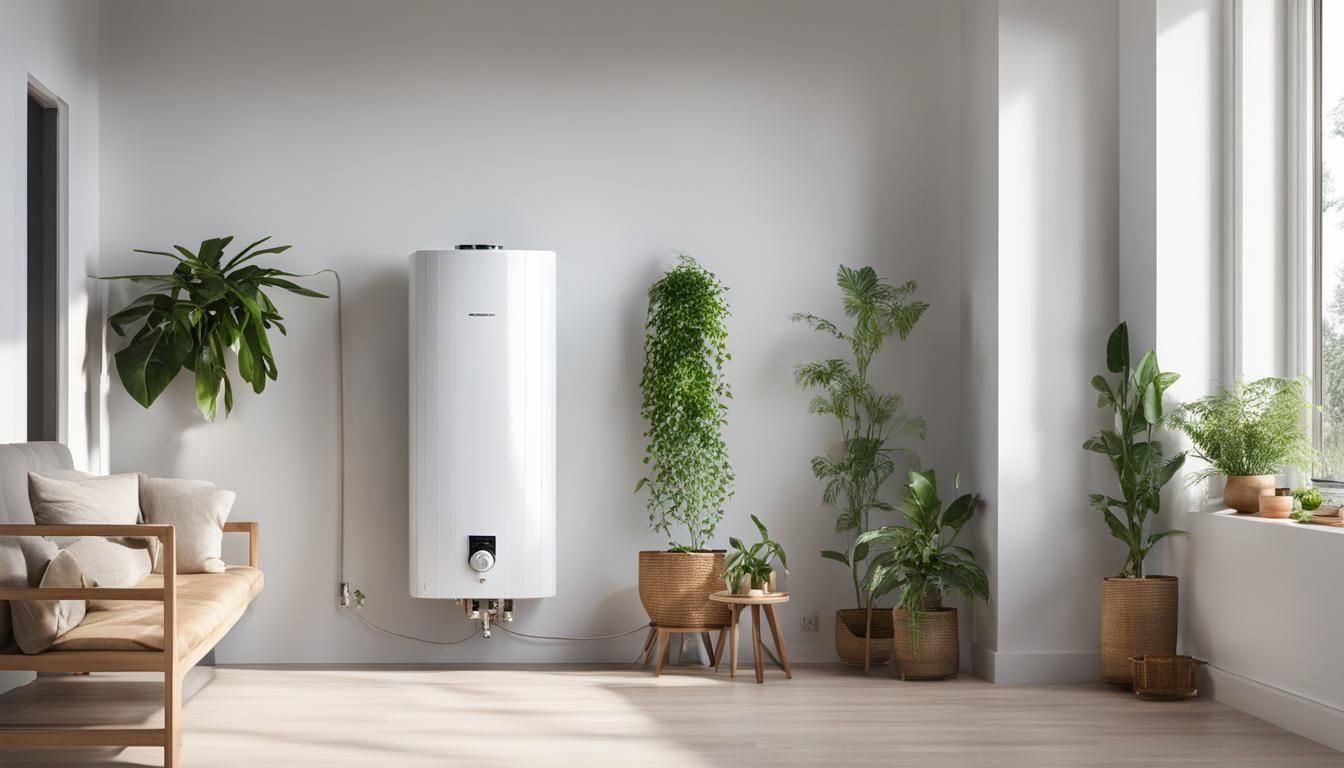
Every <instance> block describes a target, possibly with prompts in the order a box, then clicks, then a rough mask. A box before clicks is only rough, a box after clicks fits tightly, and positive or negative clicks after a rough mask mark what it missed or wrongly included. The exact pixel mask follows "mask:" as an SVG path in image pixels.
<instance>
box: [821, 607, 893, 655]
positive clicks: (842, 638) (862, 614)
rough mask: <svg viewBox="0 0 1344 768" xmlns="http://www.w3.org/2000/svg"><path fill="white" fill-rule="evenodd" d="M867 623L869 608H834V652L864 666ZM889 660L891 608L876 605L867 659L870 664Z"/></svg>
mask: <svg viewBox="0 0 1344 768" xmlns="http://www.w3.org/2000/svg"><path fill="white" fill-rule="evenodd" d="M867 625H868V610H867V609H866V608H842V609H840V610H838V611H836V612H835V652H836V654H837V655H838V656H839V657H840V661H842V662H844V663H845V664H852V665H854V666H859V667H862V666H863V633H864V630H865V629H866V628H867ZM888 661H891V611H887V610H879V609H874V610H873V638H872V642H871V643H870V644H869V647H868V662H869V664H870V665H871V664H886V663H887V662H888Z"/></svg>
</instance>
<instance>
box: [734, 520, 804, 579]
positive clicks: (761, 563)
mask: <svg viewBox="0 0 1344 768" xmlns="http://www.w3.org/2000/svg"><path fill="white" fill-rule="evenodd" d="M751 522H752V523H755V525H756V530H757V531H759V532H760V534H761V540H760V541H758V542H756V543H755V544H752V545H751V546H750V547H748V546H747V545H746V544H743V543H742V540H741V539H739V538H737V537H736V536H730V537H728V547H729V549H728V557H727V558H726V559H725V560H724V567H723V580H724V583H725V585H726V586H727V587H728V589H729V591H731V592H733V593H734V594H738V595H752V596H759V595H763V594H766V593H767V592H771V591H774V585H773V582H774V575H775V566H774V564H775V563H776V562H778V563H779V567H780V568H783V569H785V572H786V573H787V571H788V567H789V561H788V558H787V556H786V555H785V554H784V548H783V547H781V546H780V545H779V542H777V541H775V540H774V539H772V538H770V531H768V530H766V527H765V523H762V522H761V520H760V518H758V517H756V516H755V515H752V516H751Z"/></svg>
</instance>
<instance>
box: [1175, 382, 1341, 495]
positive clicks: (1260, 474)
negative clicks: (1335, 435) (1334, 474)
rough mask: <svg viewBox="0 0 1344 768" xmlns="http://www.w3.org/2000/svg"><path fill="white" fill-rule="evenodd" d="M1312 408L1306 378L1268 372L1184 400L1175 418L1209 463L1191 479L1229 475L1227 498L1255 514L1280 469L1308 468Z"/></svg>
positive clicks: (1271, 492)
mask: <svg viewBox="0 0 1344 768" xmlns="http://www.w3.org/2000/svg"><path fill="white" fill-rule="evenodd" d="M1310 409H1311V403H1310V402H1308V400H1307V380H1306V379H1305V378H1295V379H1281V378H1267V379H1258V380H1256V381H1252V382H1237V383H1236V384H1234V385H1233V386H1230V387H1224V388H1222V389H1220V390H1219V391H1218V392H1215V393H1214V394H1212V395H1209V396H1208V397H1203V398H1200V399H1199V400H1195V401H1194V402H1190V403H1186V404H1185V405H1183V406H1181V407H1180V408H1179V409H1178V410H1176V412H1175V413H1173V414H1172V419H1171V421H1172V424H1173V425H1174V426H1175V427H1176V428H1177V429H1180V430H1181V431H1182V432H1184V433H1185V434H1186V435H1188V436H1189V437H1190V441H1191V442H1192V443H1194V444H1195V455H1196V456H1198V457H1199V458H1201V459H1203V460H1204V461H1206V462H1207V463H1208V466H1207V467H1206V468H1205V469H1203V470H1201V471H1200V472H1199V473H1197V474H1196V475H1194V477H1193V479H1192V482H1198V481H1200V480H1204V479H1207V478H1209V477H1212V476H1216V475H1223V476H1225V477H1226V478H1227V480H1226V483H1225V485H1224V486H1223V503H1225V504H1227V506H1229V507H1231V508H1232V509H1235V510H1236V511H1238V512H1241V513H1245V514H1253V513H1256V512H1259V511H1260V497H1261V496H1272V495H1274V485H1275V483H1274V481H1275V476H1276V475H1277V474H1278V473H1279V472H1281V471H1283V470H1285V469H1296V470H1298V471H1300V472H1301V473H1302V474H1304V475H1307V474H1309V473H1310V471H1311V467H1312V464H1313V463H1314V461H1315V458H1316V452H1315V450H1314V448H1313V446H1312V444H1311V436H1310V435H1309V434H1308V433H1307V430H1306V419H1305V417H1306V415H1307V413H1308V412H1309V411H1310Z"/></svg>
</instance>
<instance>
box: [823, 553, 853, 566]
mask: <svg viewBox="0 0 1344 768" xmlns="http://www.w3.org/2000/svg"><path fill="white" fill-rule="evenodd" d="M821 556H822V557H824V558H826V559H827V560H834V561H835V562H837V563H839V564H841V565H843V566H846V567H848V566H849V556H848V555H846V554H845V553H844V552H836V551H835V550H833V549H823V550H822V551H821Z"/></svg>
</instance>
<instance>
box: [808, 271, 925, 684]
mask: <svg viewBox="0 0 1344 768" xmlns="http://www.w3.org/2000/svg"><path fill="white" fill-rule="evenodd" d="M835 282H836V285H837V286H838V287H839V288H840V293H841V296H842V298H843V300H844V308H845V315H846V316H847V317H848V318H849V319H850V320H851V321H852V325H851V326H850V328H849V329H842V328H841V327H840V326H839V325H837V324H836V323H834V322H832V321H830V320H827V319H825V318H823V317H819V316H817V315H812V314H806V313H798V314H795V315H793V320H795V321H798V322H803V323H806V324H807V325H808V326H810V327H811V328H812V329H813V330H815V331H817V332H818V333H822V334H825V335H826V336H829V337H832V338H834V339H836V340H838V341H840V342H842V343H843V344H845V346H847V347H848V348H849V352H850V355H851V359H850V360H843V359H839V358H832V359H828V360H819V361H816V362H811V363H804V364H802V365H799V366H798V367H797V368H796V369H795V371H794V378H795V380H796V382H797V383H798V385H799V386H802V387H805V388H807V389H812V390H816V392H817V394H816V395H815V396H814V397H813V398H812V401H811V402H810V403H809V405H808V410H809V411H811V412H812V413H818V414H823V415H827V416H831V417H832V418H834V419H835V421H836V424H837V425H838V426H839V427H840V442H839V443H837V444H836V445H835V446H833V448H832V450H831V451H829V452H828V453H826V454H823V455H820V456H817V457H815V458H813V459H812V473H813V474H814V475H815V476H816V477H817V479H818V480H820V481H821V483H822V503H823V504H825V505H826V506H828V507H831V508H832V509H834V510H836V511H837V512H838V514H837V516H836V520H835V532H836V533H837V534H844V535H846V536H848V537H849V546H848V548H846V549H844V550H824V551H822V553H821V556H822V557H824V558H826V559H828V560H833V561H835V562H837V563H840V564H841V565H843V566H845V567H846V568H847V569H848V570H849V574H850V579H851V581H852V582H853V584H854V602H855V607H853V608H848V609H840V610H837V611H836V616H835V645H836V652H837V653H838V654H839V656H840V660H841V661H843V662H844V663H846V664H861V665H863V666H864V667H865V668H866V667H867V666H868V665H869V664H870V663H878V664H885V663H886V662H887V660H888V659H889V658H891V637H892V629H891V623H890V617H891V614H890V613H889V612H887V611H877V612H875V611H874V610H873V609H874V603H873V599H872V595H871V594H867V595H866V594H865V593H864V591H863V589H862V585H861V578H860V577H861V574H862V572H863V571H862V568H863V564H864V561H865V560H866V559H867V557H868V544H867V543H860V542H859V541H858V539H859V537H860V535H861V534H863V533H865V532H867V531H868V530H870V528H871V516H872V513H873V512H874V511H879V512H891V511H894V507H893V506H892V505H891V504H889V503H887V502H885V501H883V500H882V499H881V498H879V495H880V493H881V491H882V487H883V485H884V484H885V483H886V481H887V479H888V478H890V477H891V475H892V474H893V473H894V472H895V471H896V458H897V454H898V453H899V452H902V451H905V452H908V453H910V454H911V456H913V458H914V463H915V465H916V466H918V462H919V457H918V456H914V452H913V451H911V450H910V449H908V448H903V447H899V446H897V445H896V444H895V441H896V438H897V437H912V438H916V439H921V440H922V439H923V438H924V431H925V424H924V420H923V419H921V418H917V417H912V416H907V415H906V414H905V412H904V410H903V403H904V401H903V399H902V398H901V396H900V395H899V394H897V393H895V392H879V391H878V390H877V388H876V387H875V386H873V384H872V382H871V381H870V380H869V377H868V374H869V368H870V365H871V364H872V361H873V357H874V355H876V354H877V352H878V351H879V350H881V348H882V346H883V345H884V344H885V343H886V342H887V340H888V339H890V338H891V337H893V336H899V337H900V338H901V339H905V338H906V337H907V336H909V335H910V332H911V330H912V329H913V328H914V327H915V323H916V322H918V321H919V318H920V316H922V315H923V314H924V312H925V310H927V309H928V308H929V305H928V304H925V303H924V302H922V301H917V300H914V299H912V296H913V294H914V292H915V288H916V286H915V283H913V282H907V283H902V284H900V285H892V284H891V283H888V282H887V281H886V280H883V279H882V278H880V277H878V275H877V272H876V271H874V270H873V268H872V267H863V268H861V269H852V268H850V267H846V266H843V265H842V266H841V267H840V268H839V270H837V272H836V279H835Z"/></svg>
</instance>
